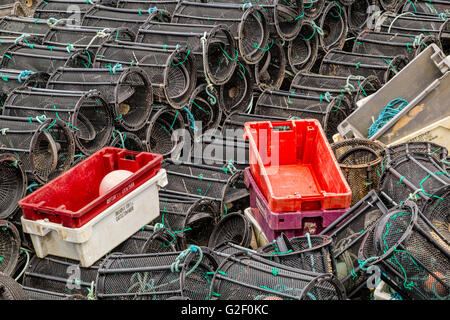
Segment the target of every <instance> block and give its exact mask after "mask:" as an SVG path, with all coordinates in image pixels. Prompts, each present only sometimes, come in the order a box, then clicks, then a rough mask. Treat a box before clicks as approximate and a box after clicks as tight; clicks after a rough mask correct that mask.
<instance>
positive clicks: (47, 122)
mask: <svg viewBox="0 0 450 320" xmlns="http://www.w3.org/2000/svg"><path fill="white" fill-rule="evenodd" d="M0 128H1V130H2V133H4V134H2V135H0V151H1V152H8V153H12V154H14V156H15V157H16V158H17V159H18V160H19V161H20V163H21V165H22V167H23V170H24V171H25V173H27V175H28V177H29V179H30V180H37V182H40V183H45V182H47V181H48V180H49V179H53V178H54V177H56V176H57V175H59V174H61V173H62V172H64V171H66V170H68V169H69V167H70V164H71V163H72V161H73V157H74V153H75V145H74V140H73V135H72V133H71V132H70V130H69V128H68V127H67V126H66V125H65V124H64V123H63V122H62V121H59V120H53V119H44V120H41V119H36V118H31V117H29V118H25V117H22V118H21V117H9V116H0ZM13 164H15V162H14V163H13ZM17 182H19V181H17Z"/></svg>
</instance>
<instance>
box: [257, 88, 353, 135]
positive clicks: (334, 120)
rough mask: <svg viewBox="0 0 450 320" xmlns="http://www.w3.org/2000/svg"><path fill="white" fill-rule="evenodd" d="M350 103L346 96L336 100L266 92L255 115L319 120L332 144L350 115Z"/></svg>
mask: <svg viewBox="0 0 450 320" xmlns="http://www.w3.org/2000/svg"><path fill="white" fill-rule="evenodd" d="M350 110H351V107H350V102H349V101H348V100H347V99H346V98H345V97H344V96H337V97H335V98H331V99H330V98H329V97H326V98H325V97H323V96H321V95H316V96H311V95H303V94H297V93H295V92H288V91H281V90H265V91H264V92H263V93H262V94H261V95H260V96H259V99H258V101H257V102H256V105H255V114H261V115H267V116H281V117H285V118H286V119H287V118H292V117H295V118H296V119H317V120H319V121H320V123H321V125H322V127H323V130H324V131H325V134H326V136H327V138H328V140H329V141H330V142H332V141H333V140H332V137H333V135H334V134H335V133H336V132H337V126H338V125H339V123H341V122H342V121H344V119H345V118H346V117H347V115H348V114H349V111H350Z"/></svg>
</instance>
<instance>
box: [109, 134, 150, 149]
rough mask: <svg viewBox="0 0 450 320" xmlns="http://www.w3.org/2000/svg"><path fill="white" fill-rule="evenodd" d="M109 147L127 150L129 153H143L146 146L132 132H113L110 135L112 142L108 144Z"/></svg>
mask: <svg viewBox="0 0 450 320" xmlns="http://www.w3.org/2000/svg"><path fill="white" fill-rule="evenodd" d="M109 146H110V147H113V148H120V149H127V150H130V151H145V150H147V146H146V145H145V143H144V142H143V141H142V140H141V138H139V137H138V136H137V135H136V134H134V133H132V132H120V131H119V130H114V131H113V133H112V140H111V142H110V144H109Z"/></svg>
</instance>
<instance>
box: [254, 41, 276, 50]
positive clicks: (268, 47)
mask: <svg viewBox="0 0 450 320" xmlns="http://www.w3.org/2000/svg"><path fill="white" fill-rule="evenodd" d="M271 40H272V42H271V44H270V46H269V45H267V48H266V49H263V48H260V47H258V43H256V42H255V43H254V44H253V46H254V47H255V49H259V50H263V51H269V50H270V48H272V46H273V39H271Z"/></svg>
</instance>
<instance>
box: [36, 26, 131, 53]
mask: <svg viewBox="0 0 450 320" xmlns="http://www.w3.org/2000/svg"><path fill="white" fill-rule="evenodd" d="M109 38H114V39H116V38H117V39H119V40H122V41H134V40H135V39H136V33H135V32H134V31H133V30H131V29H129V28H116V29H110V28H103V29H100V30H99V28H94V27H92V28H91V27H81V26H75V27H74V26H61V27H60V26H54V27H52V28H51V29H50V30H49V31H48V32H47V34H46V35H45V37H44V39H43V44H45V45H48V46H59V47H61V46H62V47H64V46H66V45H67V44H68V43H70V44H71V45H72V47H73V48H74V49H75V50H82V49H86V50H88V49H89V50H91V52H92V53H94V54H95V53H97V50H98V49H99V48H100V46H101V45H102V44H103V42H105V41H106V40H107V39H109ZM92 59H93V58H92Z"/></svg>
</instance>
